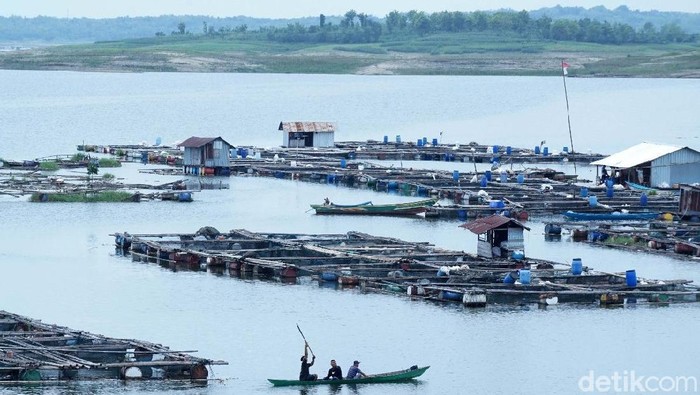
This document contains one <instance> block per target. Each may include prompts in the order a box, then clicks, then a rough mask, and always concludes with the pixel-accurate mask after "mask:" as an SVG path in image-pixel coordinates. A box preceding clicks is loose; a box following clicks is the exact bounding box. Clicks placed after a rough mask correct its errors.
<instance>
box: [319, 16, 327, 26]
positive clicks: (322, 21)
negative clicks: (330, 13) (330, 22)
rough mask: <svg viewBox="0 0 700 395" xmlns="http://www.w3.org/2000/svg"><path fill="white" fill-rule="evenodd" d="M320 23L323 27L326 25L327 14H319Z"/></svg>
mask: <svg viewBox="0 0 700 395" xmlns="http://www.w3.org/2000/svg"><path fill="white" fill-rule="evenodd" d="M318 25H319V26H321V28H323V27H324V26H326V16H325V15H323V14H321V15H319V16H318Z"/></svg>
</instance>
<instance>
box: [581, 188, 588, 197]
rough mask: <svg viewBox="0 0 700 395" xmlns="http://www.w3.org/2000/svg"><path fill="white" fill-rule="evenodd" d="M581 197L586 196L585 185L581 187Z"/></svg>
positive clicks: (586, 189)
mask: <svg viewBox="0 0 700 395" xmlns="http://www.w3.org/2000/svg"><path fill="white" fill-rule="evenodd" d="M581 197H582V198H585V197H588V188H586V187H582V188H581Z"/></svg>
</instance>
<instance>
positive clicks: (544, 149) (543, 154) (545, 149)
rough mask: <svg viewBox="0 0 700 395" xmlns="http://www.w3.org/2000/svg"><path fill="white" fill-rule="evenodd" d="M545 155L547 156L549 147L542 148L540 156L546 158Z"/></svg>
mask: <svg viewBox="0 0 700 395" xmlns="http://www.w3.org/2000/svg"><path fill="white" fill-rule="evenodd" d="M547 155H549V147H544V148H542V156H547Z"/></svg>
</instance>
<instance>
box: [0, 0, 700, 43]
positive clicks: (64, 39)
mask: <svg viewBox="0 0 700 395" xmlns="http://www.w3.org/2000/svg"><path fill="white" fill-rule="evenodd" d="M529 14H530V17H531V18H533V19H537V18H540V17H542V16H545V15H546V16H548V17H549V18H552V19H553V20H557V19H573V20H579V19H583V18H590V19H592V20H598V21H601V22H603V21H607V22H610V23H615V22H619V23H624V24H628V25H630V26H632V27H633V28H635V29H639V28H641V27H642V26H643V25H644V24H645V23H647V22H651V23H652V24H654V26H655V27H656V29H659V28H661V27H662V26H664V25H668V24H676V25H678V26H679V27H680V28H681V29H682V30H684V31H685V32H686V33H700V14H691V13H682V12H660V11H633V10H630V9H629V8H627V7H626V6H620V7H618V8H616V9H614V10H608V9H607V8H605V7H603V6H598V7H593V8H589V9H585V8H582V7H561V6H557V7H551V8H541V9H538V10H534V11H529ZM375 17H377V18H384V17H385V15H381V16H380V15H377V16H375ZM342 19H343V17H342V16H328V15H327V16H326V21H325V22H326V23H332V24H336V25H337V24H339V23H340V22H341V21H342ZM380 22H382V23H383V22H384V20H383V19H380ZM183 23H184V26H185V28H186V30H187V31H188V32H191V33H194V34H199V33H202V32H203V31H204V29H205V24H206V29H208V30H209V31H211V30H212V29H213V30H214V31H219V30H220V29H224V30H226V29H230V30H233V29H236V28H243V27H244V28H245V29H247V30H257V29H259V28H261V27H268V26H269V27H284V26H288V25H290V24H291V25H293V24H299V25H302V26H313V25H318V24H319V16H318V15H315V16H309V17H306V18H296V19H265V18H252V17H247V16H235V17H227V18H216V17H210V16H204V15H182V16H177V15H162V16H158V17H120V18H109V19H90V18H54V17H45V16H39V17H35V18H24V17H16V16H13V17H0V44H9V43H13V44H14V43H46V44H61V43H85V42H95V41H110V40H123V39H132V38H143V37H153V36H155V35H156V34H161V35H170V34H171V33H172V32H174V31H177V30H178V25H180V24H183Z"/></svg>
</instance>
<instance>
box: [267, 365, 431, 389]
mask: <svg viewBox="0 0 700 395" xmlns="http://www.w3.org/2000/svg"><path fill="white" fill-rule="evenodd" d="M429 367H430V366H424V367H422V368H419V367H418V366H412V367H410V368H408V369H404V370H399V371H396V372H388V373H379V374H371V375H368V376H366V377H363V378H359V379H342V380H316V381H301V380H277V379H267V381H269V382H270V383H272V385H274V386H275V387H283V386H292V385H303V386H307V385H339V384H379V383H400V382H404V381H409V380H411V379H414V378H416V377H419V376H420V375H422V374H423V373H425V371H426V370H428V368H429Z"/></svg>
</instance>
